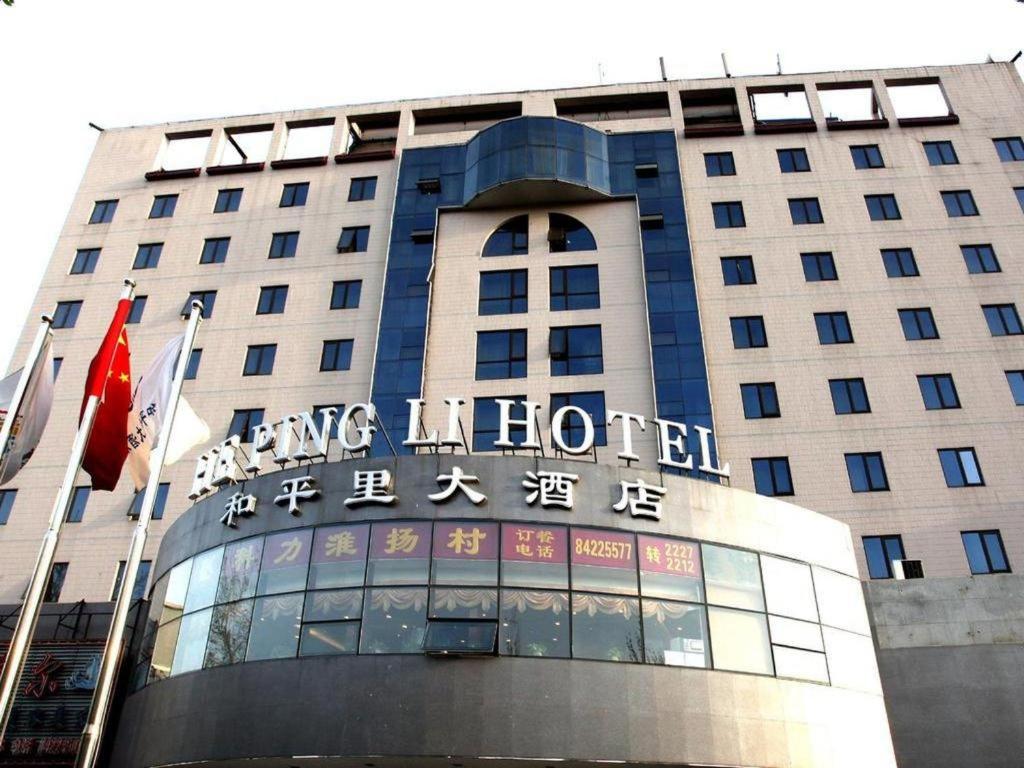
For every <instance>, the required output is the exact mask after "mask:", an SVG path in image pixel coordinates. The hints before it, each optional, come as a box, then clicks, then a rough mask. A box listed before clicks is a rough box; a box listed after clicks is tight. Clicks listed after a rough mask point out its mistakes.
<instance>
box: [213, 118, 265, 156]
mask: <svg viewBox="0 0 1024 768" xmlns="http://www.w3.org/2000/svg"><path fill="white" fill-rule="evenodd" d="M273 135H274V126H273V125H246V126H242V127H240V128H228V129H226V130H225V131H224V141H223V142H222V144H221V147H220V156H219V157H218V158H217V164H218V165H250V164H254V163H262V162H265V161H266V159H267V152H268V151H269V150H270V139H271V137H272V136H273Z"/></svg>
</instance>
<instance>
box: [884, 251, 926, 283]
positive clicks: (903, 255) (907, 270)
mask: <svg viewBox="0 0 1024 768" xmlns="http://www.w3.org/2000/svg"><path fill="white" fill-rule="evenodd" d="M882 264H884V265H885V274H886V275H887V276H888V277H917V276H918V275H919V274H920V273H919V272H918V271H917V260H916V259H915V258H914V252H913V251H912V250H911V249H910V248H883V249H882Z"/></svg>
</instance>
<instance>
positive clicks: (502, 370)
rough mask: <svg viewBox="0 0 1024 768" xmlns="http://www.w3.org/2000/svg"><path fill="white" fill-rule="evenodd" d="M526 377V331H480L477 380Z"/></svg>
mask: <svg viewBox="0 0 1024 768" xmlns="http://www.w3.org/2000/svg"><path fill="white" fill-rule="evenodd" d="M525 376H526V331H524V330H515V331H480V332H478V333H477V335H476V379H477V381H486V380H488V379H521V378H524V377H525Z"/></svg>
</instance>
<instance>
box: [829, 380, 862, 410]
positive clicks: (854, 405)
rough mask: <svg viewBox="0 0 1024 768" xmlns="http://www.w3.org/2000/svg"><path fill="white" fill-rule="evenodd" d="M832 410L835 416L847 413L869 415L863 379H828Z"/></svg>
mask: <svg viewBox="0 0 1024 768" xmlns="http://www.w3.org/2000/svg"><path fill="white" fill-rule="evenodd" d="M828 389H829V392H830V393H831V395H832V408H833V410H834V411H835V412H836V415H837V416H843V415H845V414H849V413H871V403H870V401H869V400H868V389H867V387H866V386H865V384H864V379H829V381H828Z"/></svg>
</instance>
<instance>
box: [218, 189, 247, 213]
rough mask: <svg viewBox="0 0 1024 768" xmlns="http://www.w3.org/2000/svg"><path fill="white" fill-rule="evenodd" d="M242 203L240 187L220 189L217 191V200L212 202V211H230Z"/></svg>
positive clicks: (235, 209)
mask: <svg viewBox="0 0 1024 768" xmlns="http://www.w3.org/2000/svg"><path fill="white" fill-rule="evenodd" d="M241 204H242V190H241V189H222V190H220V191H219V192H217V202H215V203H214V204H213V212H214V213H231V212H233V211H237V210H238V206H240V205H241Z"/></svg>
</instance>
